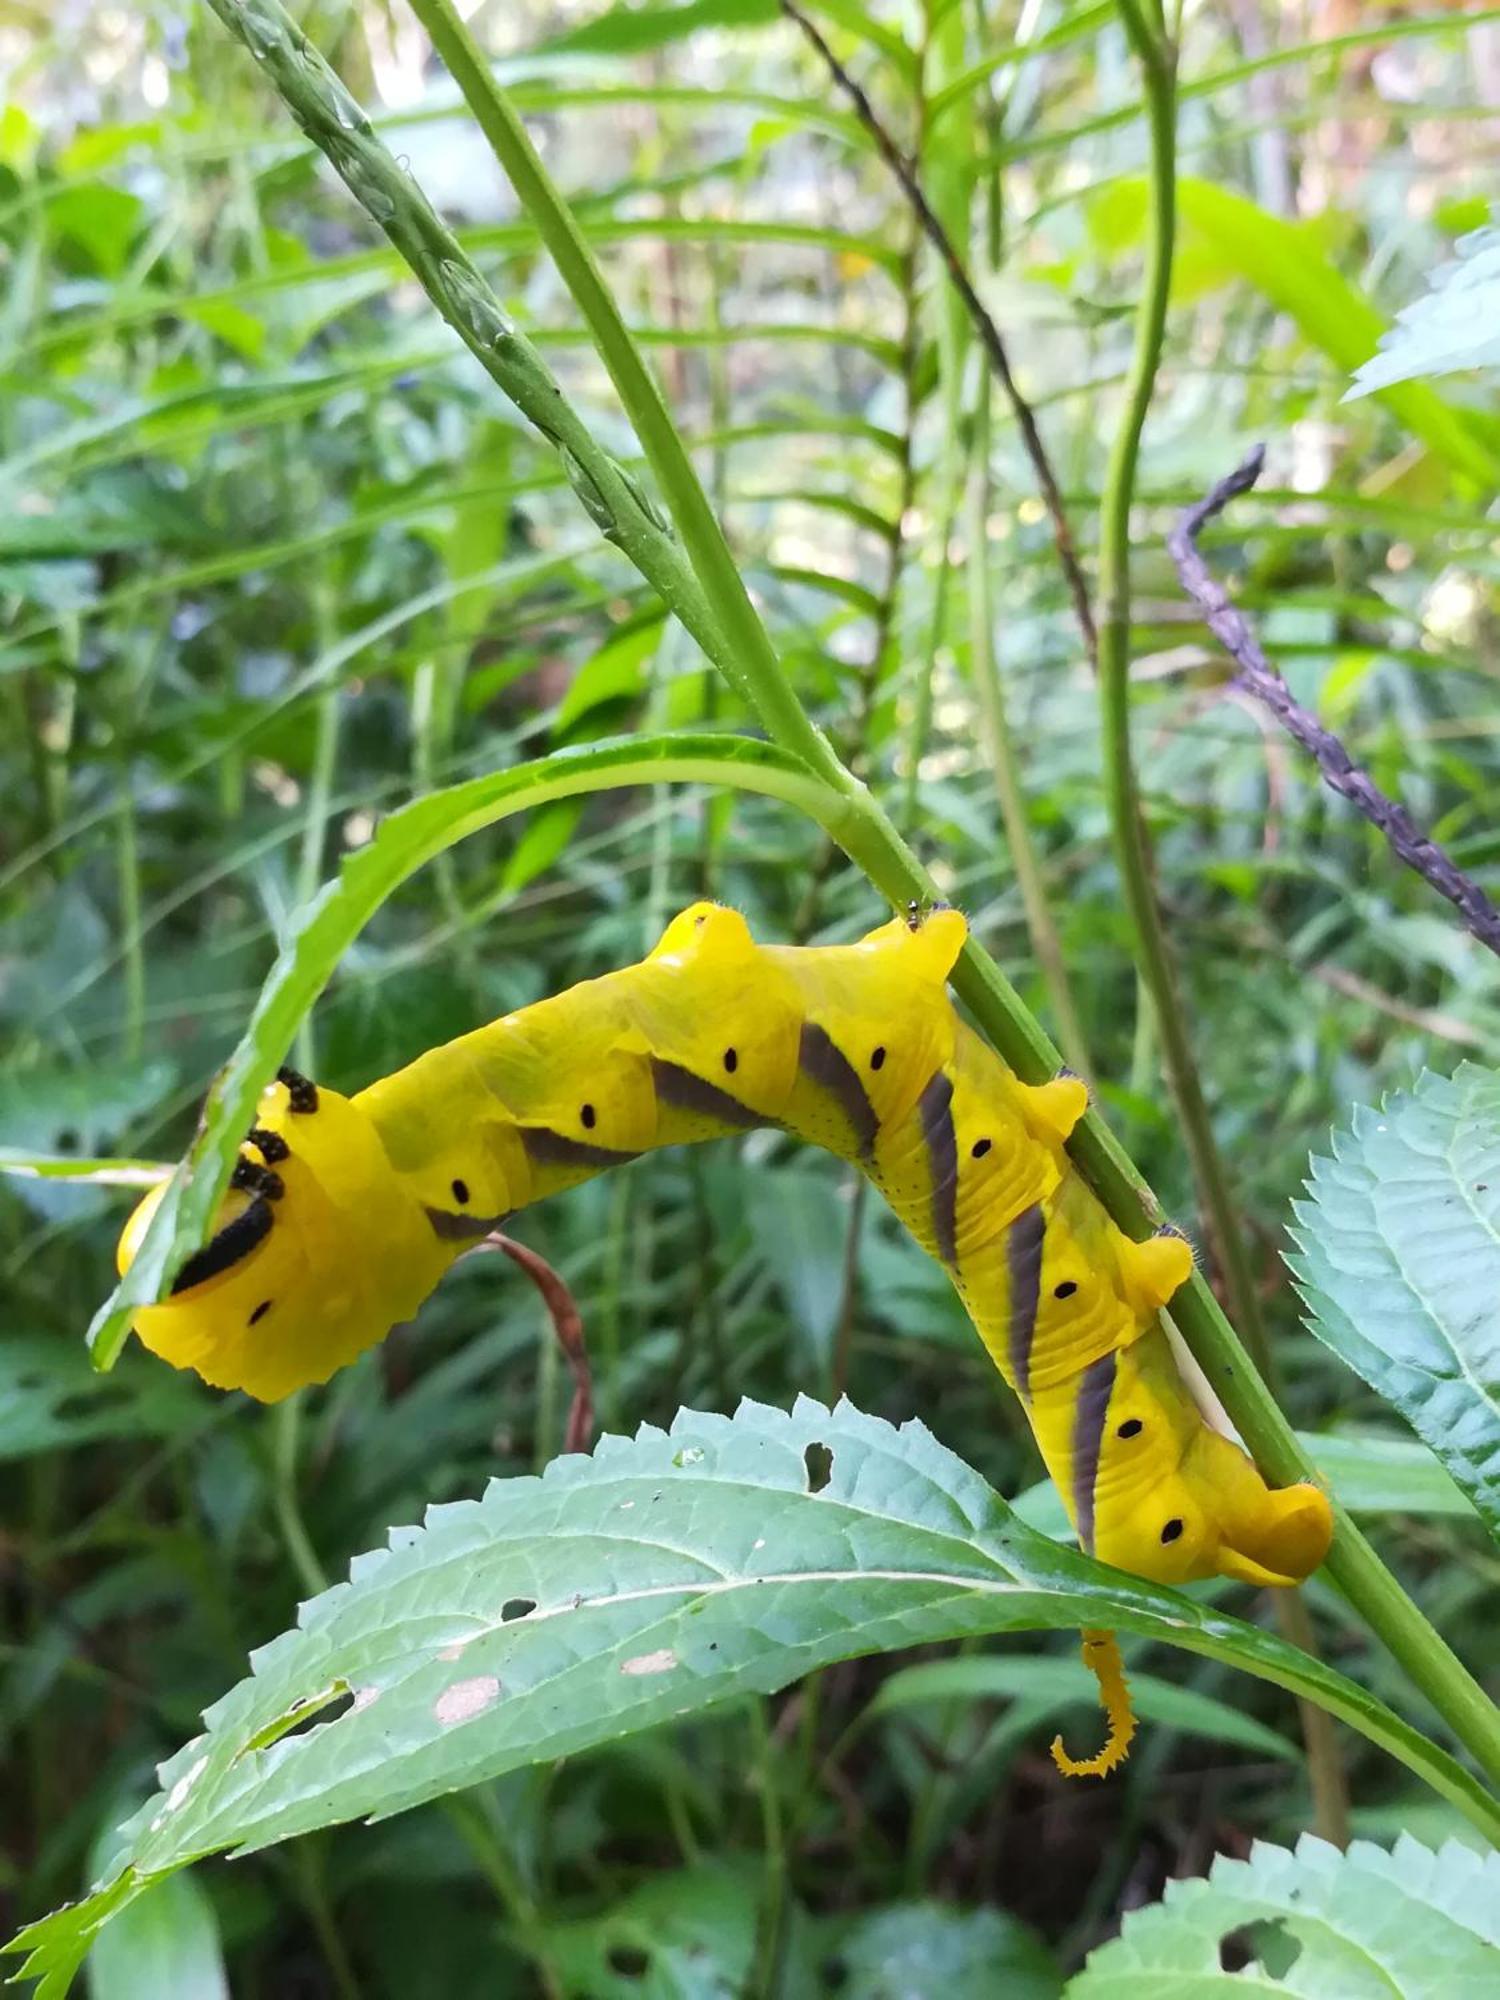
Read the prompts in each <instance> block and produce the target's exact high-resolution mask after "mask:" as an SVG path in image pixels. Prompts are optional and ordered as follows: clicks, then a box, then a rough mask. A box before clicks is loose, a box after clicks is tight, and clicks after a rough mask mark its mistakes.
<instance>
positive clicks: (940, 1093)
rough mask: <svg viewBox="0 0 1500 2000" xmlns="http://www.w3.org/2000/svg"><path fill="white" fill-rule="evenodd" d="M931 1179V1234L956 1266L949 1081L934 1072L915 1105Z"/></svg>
mask: <svg viewBox="0 0 1500 2000" xmlns="http://www.w3.org/2000/svg"><path fill="white" fill-rule="evenodd" d="M917 1110H918V1112H919V1114H920V1116H921V1120H922V1138H923V1141H924V1143H925V1144H926V1147H927V1166H928V1171H929V1172H930V1173H931V1175H932V1233H933V1236H934V1237H935V1238H936V1240H937V1249H938V1255H939V1256H940V1257H941V1258H942V1260H943V1262H944V1263H945V1264H956V1263H957V1262H958V1135H957V1133H956V1132H955V1131H954V1129H953V1079H952V1078H951V1077H949V1076H945V1075H944V1074H943V1072H942V1070H938V1071H936V1072H935V1073H934V1075H933V1076H932V1077H931V1078H930V1079H929V1081H928V1083H927V1086H926V1088H925V1089H924V1090H923V1092H922V1096H921V1099H920V1101H919V1102H918V1105H917Z"/></svg>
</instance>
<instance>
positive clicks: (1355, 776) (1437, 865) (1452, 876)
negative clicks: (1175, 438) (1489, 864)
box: [1167, 445, 1500, 957]
mask: <svg viewBox="0 0 1500 2000" xmlns="http://www.w3.org/2000/svg"><path fill="white" fill-rule="evenodd" d="M1265 456H1266V448H1265V446H1264V445H1257V446H1256V447H1255V449H1254V451H1252V452H1251V454H1250V456H1249V457H1248V458H1247V459H1246V460H1245V462H1244V464H1243V465H1238V466H1236V467H1235V469H1234V471H1233V472H1231V473H1230V474H1229V475H1228V477H1227V478H1225V479H1221V480H1220V481H1219V483H1218V485H1217V486H1215V487H1214V489H1213V491H1212V492H1211V493H1209V494H1208V495H1207V496H1206V497H1205V498H1204V499H1202V500H1200V501H1199V502H1198V503H1197V505H1196V506H1193V507H1189V508H1188V509H1187V510H1186V511H1185V512H1184V513H1183V514H1182V515H1181V516H1180V517H1179V519H1178V521H1177V523H1176V525H1175V526H1174V527H1173V528H1172V529H1171V531H1170V532H1169V534H1168V536H1167V550H1168V553H1169V554H1170V555H1171V558H1172V561H1173V562H1174V563H1175V564H1176V565H1177V574H1178V576H1179V577H1180V578H1181V580H1182V587H1183V589H1184V590H1185V591H1186V592H1187V594H1188V596H1189V597H1191V598H1192V600H1193V602H1194V603H1195V604H1196V605H1197V606H1198V609H1199V610H1200V611H1201V612H1202V613H1203V621H1204V623H1205V624H1206V625H1207V626H1208V629H1209V631H1210V632H1212V633H1213V635H1214V637H1215V638H1216V639H1217V640H1218V642H1219V644H1220V645H1221V646H1222V647H1223V648H1224V650H1225V652H1226V653H1228V655H1229V657H1230V658H1231V659H1232V660H1233V661H1234V664H1235V682H1236V685H1237V686H1239V687H1241V688H1243V689H1244V690H1245V692H1246V693H1247V694H1250V695H1253V696H1254V697H1255V699H1256V700H1257V701H1259V702H1261V703H1263V704H1264V706H1265V707H1266V708H1268V709H1269V710H1270V712H1271V713H1272V715H1274V716H1275V718H1276V720H1277V721H1278V722H1279V723H1280V724H1281V726H1282V728H1283V729H1284V730H1285V731H1286V732H1287V734H1288V735H1289V736H1291V737H1292V738H1294V739H1295V741H1296V742H1298V743H1300V744H1301V745H1302V748H1303V749H1304V750H1305V751H1306V752H1307V753H1308V755H1309V756H1310V757H1311V758H1313V760H1314V761H1315V762H1316V764H1317V766H1318V769H1319V770H1320V771H1321V772H1322V774H1323V782H1324V783H1325V784H1326V785H1327V786H1328V787H1329V788H1330V789H1331V790H1332V791H1335V792H1337V793H1338V794H1339V796H1340V798H1345V799H1347V800H1348V801H1349V803H1350V804H1351V805H1352V806H1354V807H1355V809H1356V810H1357V811H1358V812H1361V813H1363V815H1364V817H1365V818H1366V819H1367V820H1368V821H1369V822H1370V824H1371V825H1372V826H1373V827H1376V828H1377V829H1378V830H1379V831H1380V833H1381V834H1383V835H1384V837H1385V839H1386V841H1387V843H1388V844H1389V846H1390V848H1391V851H1392V852H1393V853H1394V854H1395V855H1396V857H1397V859H1398V860H1401V861H1404V862H1405V863H1406V865H1407V867H1408V868H1411V869H1413V870H1415V872H1416V873H1417V874H1418V875H1420V876H1421V877H1422V879H1423V881H1424V882H1428V883H1430V884H1431V886H1432V887H1433V888H1434V889H1436V890H1437V892H1438V894H1439V895H1440V896H1444V897H1446V898H1447V900H1448V901H1449V902H1450V903H1451V904H1452V905H1453V907H1454V908H1455V909H1456V910H1457V911H1458V913H1459V915H1460V916H1461V917H1462V918H1463V922H1464V928H1465V929H1466V930H1467V931H1468V932H1469V934H1470V936H1472V937H1475V938H1477V939H1478V940H1479V942H1480V944H1482V945H1484V946H1485V947H1486V948H1487V949H1488V950H1490V951H1492V952H1494V953H1495V955H1496V956H1497V957H1500V910H1497V909H1496V908H1495V905H1494V904H1493V903H1492V902H1491V901H1490V899H1489V897H1488V896H1487V895H1486V894H1485V893H1484V891H1483V889H1481V888H1480V886H1479V884H1478V883H1477V882H1475V881H1474V880H1472V878H1471V877H1469V876H1468V875H1466V874H1465V873H1464V871H1463V870H1462V869H1461V868H1460V867H1459V865H1458V863H1457V862H1456V861H1455V860H1454V859H1453V857H1452V855H1451V854H1449V853H1447V852H1446V850H1445V849H1443V848H1442V847H1440V846H1439V845H1438V843H1437V842H1436V841H1435V840H1434V839H1432V837H1431V835H1430V834H1426V833H1424V832H1423V831H1422V829H1421V827H1419V826H1418V825H1417V823H1416V821H1415V820H1414V819H1413V818H1412V816H1411V814H1410V813H1409V812H1408V811H1407V810H1406V808H1405V806H1403V805H1401V804H1400V803H1399V802H1398V801H1397V800H1395V799H1390V798H1387V797H1386V795H1385V793H1384V792H1382V791H1381V790H1380V788H1379V786H1378V785H1377V784H1376V783H1375V781H1374V779H1373V778H1371V776H1370V775H1369V773H1368V772H1367V771H1362V770H1361V769H1360V768H1359V766H1358V765H1357V764H1356V763H1355V762H1354V759H1353V758H1352V757H1351V756H1350V755H1349V752H1348V751H1347V750H1346V749H1345V748H1344V746H1343V744H1342V743H1341V742H1340V741H1339V739H1338V737H1337V736H1335V735H1334V734H1333V732H1332V730H1329V729H1325V728H1324V727H1323V725H1322V723H1321V722H1319V721H1318V719H1317V717H1316V716H1315V715H1312V714H1310V713H1309V712H1308V710H1307V709H1305V708H1304V707H1303V706H1302V704H1301V703H1300V702H1299V701H1298V700H1297V699H1296V697H1295V696H1294V695H1293V693H1292V691H1291V689H1290V688H1289V687H1288V686H1287V684H1286V682H1285V681H1284V680H1283V679H1282V678H1281V675H1280V674H1279V673H1277V671H1276V669H1275V668H1274V667H1273V666H1272V665H1271V663H1270V661H1269V660H1268V659H1267V658H1266V656H1265V653H1264V652H1263V651H1262V650H1261V644H1260V641H1259V640H1258V639H1257V638H1256V636H1255V633H1254V631H1253V630H1252V629H1251V626H1250V621H1249V620H1248V619H1247V618H1246V617H1245V615H1244V613H1243V612H1242V611H1239V610H1237V609H1236V608H1235V606H1234V605H1233V604H1231V603H1230V601H1229V597H1228V595H1227V593H1226V592H1225V590H1224V586H1223V585H1222V584H1221V583H1220V582H1219V580H1218V578H1217V577H1216V576H1215V575H1214V574H1213V572H1212V571H1211V570H1210V569H1209V567H1208V564H1207V563H1206V562H1205V561H1204V560H1203V557H1202V555H1201V553H1200V552H1199V548H1198V537H1199V535H1200V534H1201V533H1202V531H1203V528H1204V526H1205V524H1206V523H1207V522H1209V521H1211V520H1213V518H1214V516H1215V515H1216V514H1219V513H1221V512H1222V511H1223V509H1224V508H1225V507H1227V506H1228V504H1229V502H1230V501H1231V500H1233V499H1235V498H1236V496H1237V495H1239V494H1241V493H1248V492H1249V490H1250V488H1251V487H1252V486H1253V485H1254V484H1255V482H1256V480H1257V479H1258V478H1259V477H1260V473H1261V467H1262V466H1263V465H1264V463H1265Z"/></svg>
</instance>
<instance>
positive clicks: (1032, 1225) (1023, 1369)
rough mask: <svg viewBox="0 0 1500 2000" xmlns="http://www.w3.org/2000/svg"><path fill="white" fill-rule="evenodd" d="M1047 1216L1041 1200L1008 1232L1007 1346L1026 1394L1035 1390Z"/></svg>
mask: <svg viewBox="0 0 1500 2000" xmlns="http://www.w3.org/2000/svg"><path fill="white" fill-rule="evenodd" d="M1046 1234H1047V1218H1046V1217H1045V1216H1044V1215H1043V1213H1042V1207H1041V1203H1040V1202H1033V1203H1032V1205H1031V1207H1030V1208H1024V1209H1022V1211H1021V1213H1020V1214H1019V1215H1018V1216H1017V1217H1016V1219H1015V1221H1014V1222H1013V1223H1012V1224H1011V1225H1010V1228H1009V1229H1007V1230H1006V1232H1005V1264H1006V1272H1007V1275H1008V1277H1009V1280H1010V1326H1009V1329H1008V1339H1007V1343H1006V1344H1007V1349H1008V1352H1009V1354H1010V1372H1011V1373H1012V1375H1014V1376H1015V1378H1016V1387H1017V1388H1018V1389H1019V1390H1020V1392H1021V1394H1022V1395H1023V1396H1029V1395H1030V1394H1031V1343H1032V1340H1033V1338H1034V1337H1035V1334H1036V1314H1037V1306H1038V1305H1039V1304H1040V1302H1041V1296H1042V1244H1043V1242H1044V1240H1045V1238H1046Z"/></svg>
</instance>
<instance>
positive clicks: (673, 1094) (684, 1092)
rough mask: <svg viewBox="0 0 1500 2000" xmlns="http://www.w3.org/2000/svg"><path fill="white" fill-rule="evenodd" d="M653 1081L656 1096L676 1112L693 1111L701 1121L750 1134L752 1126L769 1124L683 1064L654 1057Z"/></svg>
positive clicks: (652, 1063)
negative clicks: (703, 1119) (732, 1127)
mask: <svg viewBox="0 0 1500 2000" xmlns="http://www.w3.org/2000/svg"><path fill="white" fill-rule="evenodd" d="M651 1081H652V1082H653V1083H654V1084H655V1085H656V1094H657V1096H658V1097H659V1098H661V1100H662V1102H663V1103H664V1104H670V1105H671V1106H672V1107H673V1109H674V1110H676V1111H693V1112H696V1113H697V1114H698V1116H699V1117H700V1118H713V1119H716V1120H717V1121H718V1123H719V1124H720V1125H732V1126H734V1127H736V1128H737V1129H738V1130H740V1131H742V1132H747V1131H749V1129H750V1127H751V1126H752V1125H764V1124H765V1123H766V1121H765V1119H764V1118H762V1117H761V1115H760V1113H759V1112H758V1111H752V1110H751V1109H750V1107H749V1105H748V1104H742V1103H741V1102H740V1100H739V1099H738V1098H737V1097H731V1096H730V1094H729V1092H728V1091H727V1090H720V1088H719V1086H718V1085H717V1084H716V1083H710V1082H709V1081H708V1079H707V1078H706V1077H701V1076H697V1075H695V1074H694V1072H693V1071H692V1070H690V1069H684V1068H683V1067H682V1064H681V1063H674V1062H668V1061H667V1059H666V1057H665V1056H653V1057H652V1058H651Z"/></svg>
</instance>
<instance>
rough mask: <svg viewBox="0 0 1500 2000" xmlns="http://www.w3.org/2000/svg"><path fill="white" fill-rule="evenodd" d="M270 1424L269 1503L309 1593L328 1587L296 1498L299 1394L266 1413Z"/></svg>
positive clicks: (293, 1564)
mask: <svg viewBox="0 0 1500 2000" xmlns="http://www.w3.org/2000/svg"><path fill="white" fill-rule="evenodd" d="M269 1415H270V1424H271V1504H272V1506H273V1508H274V1509H275V1513H276V1520H277V1525H278V1526H279V1527H280V1529H281V1539H282V1540H283V1541H284V1542H285V1543H286V1551H287V1554H288V1555H289V1556H290V1558H291V1562H292V1567H293V1569H294V1570H296V1572H297V1581H298V1583H299V1585H300V1586H301V1588H302V1589H303V1590H305V1591H306V1592H307V1594H308V1596H309V1597H316V1596H318V1594H319V1593H320V1592H321V1591H325V1590H326V1589H327V1588H328V1575H327V1572H326V1571H325V1569H324V1568H323V1565H322V1563H321V1562H320V1561H319V1560H318V1552H317V1550H316V1549H315V1548H314V1547H313V1544H312V1536H311V1535H310V1534H309V1533H308V1532H307V1523H306V1522H305V1521H304V1520H303V1518H302V1506H301V1502H300V1501H299V1500H298V1498H297V1457H298V1451H297V1446H298V1434H299V1432H300V1430H301V1428H302V1394H301V1391H300V1390H299V1391H298V1392H297V1394H295V1395H292V1396H288V1397H287V1398H286V1400H285V1401H284V1402H281V1403H278V1404H276V1406H275V1408H274V1409H272V1410H271V1411H270V1413H269Z"/></svg>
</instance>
